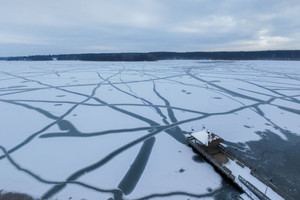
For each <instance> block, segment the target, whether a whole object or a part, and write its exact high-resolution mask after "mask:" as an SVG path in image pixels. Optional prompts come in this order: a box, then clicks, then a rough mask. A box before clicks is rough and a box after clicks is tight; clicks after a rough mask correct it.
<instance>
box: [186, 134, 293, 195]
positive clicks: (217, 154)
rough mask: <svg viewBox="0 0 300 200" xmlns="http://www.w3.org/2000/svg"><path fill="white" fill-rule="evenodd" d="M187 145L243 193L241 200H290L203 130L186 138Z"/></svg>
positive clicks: (219, 139)
mask: <svg viewBox="0 0 300 200" xmlns="http://www.w3.org/2000/svg"><path fill="white" fill-rule="evenodd" d="M187 140H188V142H189V144H190V145H191V146H192V147H193V148H194V149H195V150H196V151H197V152H199V153H200V154H201V155H202V156H203V157H204V158H205V159H206V160H207V161H208V162H210V163H211V164H212V165H213V166H214V167H215V168H216V169H218V170H219V171H220V172H221V173H223V174H224V175H225V176H226V177H228V178H229V179H230V180H232V181H233V182H234V183H235V184H236V185H237V186H238V187H239V188H241V189H242V190H243V191H244V192H245V193H243V194H242V195H240V196H239V198H240V199H242V200H284V199H287V200H292V198H290V197H288V196H287V195H286V194H284V193H283V192H281V191H280V190H279V189H278V188H277V187H276V186H275V185H273V184H272V183H271V182H269V181H266V180H263V179H261V178H260V177H259V176H257V175H256V174H255V169H254V168H253V167H251V166H250V165H248V164H246V162H244V161H243V160H241V159H240V158H237V156H236V155H234V154H233V153H231V152H230V151H229V150H228V149H227V148H226V147H224V146H223V145H222V144H221V143H222V142H224V140H223V139H222V138H220V137H219V136H217V135H215V134H214V133H211V132H210V131H207V130H203V131H200V132H195V133H192V134H191V135H190V136H189V137H188V138H187Z"/></svg>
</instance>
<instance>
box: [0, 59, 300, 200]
mask: <svg viewBox="0 0 300 200" xmlns="http://www.w3.org/2000/svg"><path fill="white" fill-rule="evenodd" d="M203 125H205V127H206V128H208V129H209V130H211V131H212V132H214V133H216V134H217V135H219V136H220V137H222V138H224V139H225V140H226V141H227V142H226V143H225V144H226V145H227V146H228V148H230V149H231V150H232V151H233V152H234V153H237V154H238V155H239V156H241V157H242V158H243V159H245V160H246V161H248V162H249V163H250V164H252V165H254V166H255V167H256V168H257V172H258V173H260V174H261V175H262V176H266V177H268V178H272V180H273V183H274V184H275V185H276V186H278V187H279V188H281V189H282V190H283V191H284V192H286V193H288V194H289V195H290V196H293V197H294V198H295V199H296V198H298V199H300V191H299V188H300V171H299V169H300V137H299V136H300V62H296V61H176V60H174V61H158V62H126V63H125V62H80V61H77V62H76V61H51V62H5V61H3V62H0V127H1V131H0V190H1V189H2V190H4V191H17V192H22V193H27V194H30V195H32V196H34V197H43V198H49V199H69V198H70V197H72V200H74V199H132V200H133V199H172V200H173V199H190V200H192V199H205V200H212V199H217V200H218V199H219V200H220V199H222V200H226V199H236V196H237V195H238V194H239V193H240V191H239V190H238V189H237V188H235V187H234V186H232V185H231V184H230V183H229V182H228V181H227V180H225V179H224V178H223V177H221V176H220V175H219V174H218V173H217V172H216V171H215V170H214V169H213V167H212V166H211V165H209V164H208V163H206V162H205V161H203V159H202V158H201V156H199V155H197V154H196V153H195V152H193V150H192V149H191V148H190V147H188V146H187V143H186V140H185V135H187V134H190V132H191V130H192V129H194V130H196V131H198V130H202V126H203Z"/></svg>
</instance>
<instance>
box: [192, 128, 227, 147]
mask: <svg viewBox="0 0 300 200" xmlns="http://www.w3.org/2000/svg"><path fill="white" fill-rule="evenodd" d="M192 136H193V137H194V138H196V140H198V141H199V142H201V143H202V144H204V145H206V146H208V145H210V143H212V142H214V141H217V140H219V142H221V141H223V139H222V138H220V137H219V136H217V135H215V134H214V133H212V132H210V131H208V130H203V131H199V132H195V133H192Z"/></svg>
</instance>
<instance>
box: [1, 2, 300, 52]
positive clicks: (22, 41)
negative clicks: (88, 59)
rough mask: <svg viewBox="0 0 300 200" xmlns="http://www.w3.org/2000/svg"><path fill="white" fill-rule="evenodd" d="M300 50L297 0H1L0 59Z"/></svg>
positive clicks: (299, 23)
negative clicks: (45, 56)
mask: <svg viewBox="0 0 300 200" xmlns="http://www.w3.org/2000/svg"><path fill="white" fill-rule="evenodd" d="M266 49H300V1H299V0H49V1H46V0H0V56H19V55H36V54H61V53H92V52H95V53H100V52H149V51H180V52H182V51H217V50H266Z"/></svg>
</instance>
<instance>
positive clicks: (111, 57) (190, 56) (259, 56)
mask: <svg viewBox="0 0 300 200" xmlns="http://www.w3.org/2000/svg"><path fill="white" fill-rule="evenodd" d="M0 60H11V61H17V60H25V61H47V60H81V61H157V60H300V50H272V51H224V52H182V53H179V52H150V53H88V54H60V55H35V56H23V57H6V58H0Z"/></svg>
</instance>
